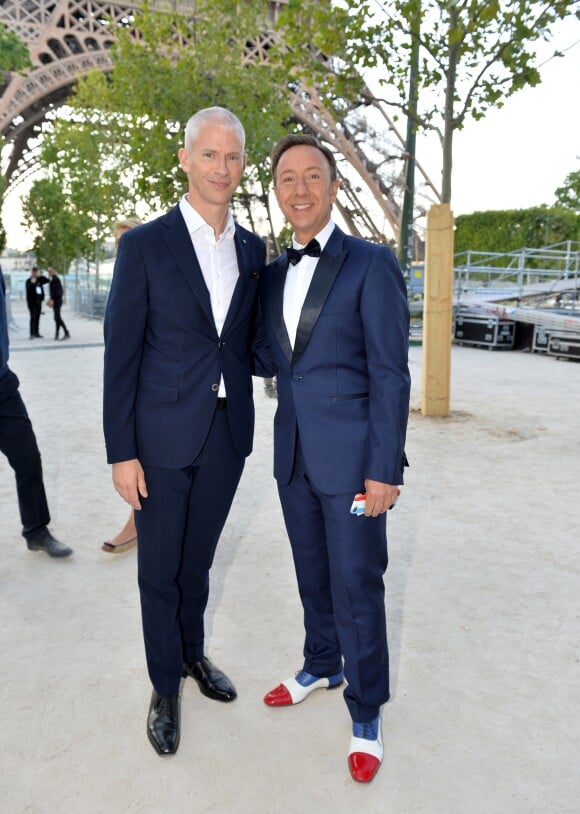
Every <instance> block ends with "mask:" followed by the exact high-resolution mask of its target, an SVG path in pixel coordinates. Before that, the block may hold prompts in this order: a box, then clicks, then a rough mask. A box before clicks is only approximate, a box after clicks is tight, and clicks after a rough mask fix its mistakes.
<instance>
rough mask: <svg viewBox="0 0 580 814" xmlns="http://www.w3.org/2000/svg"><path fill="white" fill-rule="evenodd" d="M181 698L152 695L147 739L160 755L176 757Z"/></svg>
mask: <svg viewBox="0 0 580 814" xmlns="http://www.w3.org/2000/svg"><path fill="white" fill-rule="evenodd" d="M180 705H181V698H180V695H179V693H178V692H176V693H174V694H173V695H158V694H157V693H156V692H155V690H153V692H152V693H151V703H150V704H149V714H148V716H147V737H148V738H149V740H150V741H151V744H152V746H153V748H154V749H155V751H156V752H157V754H158V755H174V754H175V753H176V752H177V747H178V746H179V736H180V733H181V725H180Z"/></svg>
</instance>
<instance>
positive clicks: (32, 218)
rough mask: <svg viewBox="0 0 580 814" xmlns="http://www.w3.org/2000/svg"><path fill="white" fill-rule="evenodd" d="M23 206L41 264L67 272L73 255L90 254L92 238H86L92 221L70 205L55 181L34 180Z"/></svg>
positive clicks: (34, 248)
mask: <svg viewBox="0 0 580 814" xmlns="http://www.w3.org/2000/svg"><path fill="white" fill-rule="evenodd" d="M22 208H23V212H24V221H25V224H26V226H27V227H28V228H29V229H30V230H31V231H33V232H35V233H36V237H35V239H34V243H33V250H34V253H35V255H36V259H37V262H38V264H39V265H40V266H43V267H46V266H49V265H50V266H54V267H55V268H57V269H58V270H59V271H60V272H61V274H66V273H67V272H68V270H69V267H70V264H71V263H72V261H73V260H74V259H75V258H77V257H82V256H85V257H87V256H90V255H91V253H92V241H90V240H89V239H88V238H87V232H88V230H89V228H90V226H91V223H90V221H89V219H88V218H87V217H86V216H82V215H79V214H78V213H76V212H74V211H73V210H72V209H71V207H70V203H69V201H68V200H67V197H66V195H65V193H64V192H63V190H62V188H61V186H60V183H59V182H58V181H56V180H49V179H47V178H43V179H40V180H38V181H35V182H34V184H33V185H32V187H31V189H30V194H29V195H28V197H27V198H26V200H24V201H23V204H22Z"/></svg>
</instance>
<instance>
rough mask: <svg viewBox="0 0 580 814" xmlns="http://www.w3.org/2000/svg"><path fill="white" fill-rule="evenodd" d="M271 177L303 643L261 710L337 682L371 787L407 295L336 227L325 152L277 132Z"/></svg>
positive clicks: (377, 749)
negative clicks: (278, 218) (284, 234)
mask: <svg viewBox="0 0 580 814" xmlns="http://www.w3.org/2000/svg"><path fill="white" fill-rule="evenodd" d="M272 174H273V178H274V191H275V194H276V200H277V201H278V205H279V207H280V209H281V210H282V213H283V214H284V216H285V217H286V219H287V220H288V221H289V222H290V224H291V225H292V226H293V228H294V236H293V247H292V248H290V249H288V250H287V251H286V252H284V253H283V254H282V255H281V256H280V257H278V259H277V260H275V261H274V262H273V263H272V264H270V265H269V266H268V268H267V269H266V272H265V274H264V282H263V286H262V297H261V302H262V313H263V317H264V324H265V328H266V332H267V336H268V339H269V341H270V345H271V352H272V356H273V360H274V363H275V365H276V366H277V384H278V409H277V412H276V417H275V419H274V475H275V477H276V479H277V481H278V491H279V495H280V500H281V503H282V510H283V514H284V521H285V523H286V529H287V531H288V537H289V539H290V544H291V546H292V554H293V557H294V564H295V568H296V575H297V579H298V587H299V592H300V598H301V601H302V605H303V608H304V624H305V628H306V639H305V644H304V662H303V666H302V668H301V670H300V671H299V672H298V673H297V674H296V675H295V676H292V677H291V678H289V679H287V680H285V681H284V682H283V683H282V684H281V685H279V686H278V687H276V688H275V689H274V690H272V691H271V692H269V693H268V694H267V695H266V697H265V699H264V701H265V702H266V704H268V705H269V706H274V707H278V706H288V705H292V704H297V703H299V702H300V701H303V700H304V699H305V698H306V697H307V696H308V695H309V694H310V693H311V692H312V691H313V690H316V689H319V688H329V687H338V686H340V685H341V684H342V683H343V680H344V678H345V677H346V679H347V682H348V686H347V688H346V690H345V691H344V698H345V701H346V704H347V707H348V711H349V713H350V716H351V719H352V737H351V741H350V745H349V750H348V763H349V767H350V772H351V775H352V777H353V778H354V779H355V780H357V781H360V782H368V781H369V780H371V779H372V778H373V777H374V775H375V774H376V771H377V770H378V768H379V766H380V763H381V761H382V758H383V745H382V739H381V722H380V711H381V706H382V705H383V704H384V703H385V702H386V701H387V700H388V698H389V657H388V648H387V631H386V619H385V601H384V583H383V574H384V572H385V570H386V567H387V538H386V514H385V512H386V510H387V509H388V508H389V507H390V506H391V505H392V504H394V502H395V500H396V497H397V494H398V491H399V490H398V484H401V483H402V482H403V466H404V465H405V464H406V458H405V453H404V445H405V434H406V427H407V418H408V413H409V392H410V377H409V371H408V366H407V346H408V336H409V310H408V306H407V298H406V289H405V283H404V280H403V275H402V273H401V270H400V269H399V266H398V264H397V261H396V259H395V257H394V255H393V253H392V252H391V250H390V249H388V248H386V247H385V246H377V245H374V244H372V243H369V242H367V241H364V240H360V239H358V238H354V237H349V236H347V235H345V234H344V233H343V232H342V231H341V230H340V229H339V228H338V227H337V226H335V224H334V223H333V222H332V220H331V213H332V205H333V203H334V201H335V198H336V194H337V192H338V186H339V182H338V180H337V171H336V163H335V160H334V156H333V154H332V152H331V151H330V150H329V149H328V148H327V147H325V146H322V145H321V144H320V143H319V142H318V141H317V140H316V139H315V138H313V137H312V136H286V137H285V138H283V139H282V140H281V141H280V142H279V143H278V144H277V145H276V147H275V148H274V150H273V153H272ZM357 493H366V509H365V513H364V516H357V515H353V514H351V512H350V508H351V505H352V504H353V498H354V497H355V495H356V494H357Z"/></svg>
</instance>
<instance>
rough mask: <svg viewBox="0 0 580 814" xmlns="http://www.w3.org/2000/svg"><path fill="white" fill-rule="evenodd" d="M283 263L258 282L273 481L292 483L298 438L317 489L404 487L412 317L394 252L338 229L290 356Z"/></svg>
mask: <svg viewBox="0 0 580 814" xmlns="http://www.w3.org/2000/svg"><path fill="white" fill-rule="evenodd" d="M287 269H288V260H287V258H286V253H284V254H282V255H280V257H278V258H277V259H276V260H275V261H274V262H273V263H271V264H270V265H269V266H268V267H267V268H266V271H265V273H264V279H263V281H262V292H261V301H262V316H263V319H264V326H265V329H266V333H267V336H268V340H269V343H270V347H271V353H272V358H273V362H274V364H275V366H276V374H277V378H278V410H277V412H276V416H275V419H274V475H275V477H276V478H277V479H278V480H279V481H281V482H283V483H288V482H289V480H290V478H291V476H292V470H293V465H294V451H295V444H296V437H297V433H299V435H300V443H301V448H302V453H303V455H304V459H305V463H306V468H307V471H308V474H309V477H310V478H311V480H312V482H313V485H314V486H315V487H316V489H318V490H319V491H320V492H322V493H323V494H328V495H332V494H344V493H347V492H353V494H354V493H355V492H358V491H361V490H362V489H363V487H364V481H365V479H366V478H370V479H372V480H377V481H381V482H383V483H390V484H400V483H402V482H403V466H404V465H405V464H406V458H405V453H404V446H405V434H406V428H407V419H408V413H409V393H410V376H409V370H408V363H407V356H408V339H409V309H408V305H407V292H406V287H405V282H404V279H403V275H402V273H401V270H400V268H399V265H398V263H397V261H396V259H395V257H394V255H393V253H392V251H391V250H390V249H388V248H387V247H385V246H377V245H376V244H373V243H368V242H367V241H364V240H361V239H359V238H354V237H349V236H347V235H345V234H344V232H342V231H341V230H340V229H339V228H338V227H336V228H335V230H334V232H333V233H332V235H331V237H330V239H329V241H328V243H327V244H326V246H325V248H324V251H323V252H322V255H321V257H320V259H319V261H318V263H317V266H316V271H315V273H314V277H313V279H312V283H311V285H310V288H309V290H308V293H307V295H306V300H305V303H304V307H303V309H302V312H301V316H300V321H299V324H298V330H297V334H296V342H295V345H294V349H293V350H292V348H291V346H290V340H289V338H288V333H287V330H286V325H285V322H284V317H283V295H284V283H285V279H286V271H287Z"/></svg>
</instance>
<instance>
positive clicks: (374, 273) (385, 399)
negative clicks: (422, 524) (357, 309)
mask: <svg viewBox="0 0 580 814" xmlns="http://www.w3.org/2000/svg"><path fill="white" fill-rule="evenodd" d="M361 319H362V324H363V331H364V339H365V349H366V355H367V366H368V374H369V431H368V436H367V450H366V477H367V478H370V479H371V480H377V481H381V482H382V483H390V484H401V483H403V468H404V466H406V465H407V461H406V457H405V437H406V432H407V420H408V417H409V399H410V390H411V377H410V375H409V367H408V345H409V307H408V304H407V290H406V286H405V281H404V279H403V274H402V272H401V270H400V268H399V264H398V263H397V261H396V259H395V256H394V255H393V253H392V252H391V250H390V249H387V248H386V247H379V248H378V249H377V251H376V252H375V253H374V257H373V259H372V261H371V264H370V267H369V271H368V273H367V275H366V278H365V282H364V285H363V290H362V294H361Z"/></svg>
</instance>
